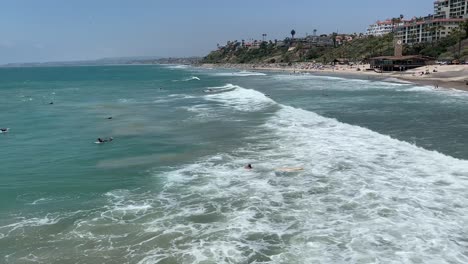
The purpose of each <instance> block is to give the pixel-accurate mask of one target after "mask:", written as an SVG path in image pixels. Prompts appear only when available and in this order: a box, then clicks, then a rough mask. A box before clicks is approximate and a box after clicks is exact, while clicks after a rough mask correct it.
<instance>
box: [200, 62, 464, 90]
mask: <svg viewBox="0 0 468 264" xmlns="http://www.w3.org/2000/svg"><path fill="white" fill-rule="evenodd" d="M202 67H205V68H226V69H239V70H249V71H275V72H288V73H298V74H299V73H316V74H326V75H345V76H356V77H359V78H378V79H381V78H382V79H387V78H397V79H400V80H404V81H410V82H413V83H418V84H421V85H428V86H433V87H435V88H446V89H458V90H464V91H468V65H430V66H423V67H419V68H415V69H412V70H408V71H405V72H383V73H379V72H376V71H374V70H373V69H370V65H369V64H361V65H352V66H350V65H336V66H331V65H321V64H315V63H294V64H292V65H287V64H278V63H273V64H203V65H202Z"/></svg>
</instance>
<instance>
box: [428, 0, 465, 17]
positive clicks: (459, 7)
mask: <svg viewBox="0 0 468 264" xmlns="http://www.w3.org/2000/svg"><path fill="white" fill-rule="evenodd" d="M467 14H468V0H438V1H435V2H434V18H468V15H467Z"/></svg>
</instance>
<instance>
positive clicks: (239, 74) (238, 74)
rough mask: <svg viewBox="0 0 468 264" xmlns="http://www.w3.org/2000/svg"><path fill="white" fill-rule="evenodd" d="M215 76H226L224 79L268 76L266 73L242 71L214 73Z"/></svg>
mask: <svg viewBox="0 0 468 264" xmlns="http://www.w3.org/2000/svg"><path fill="white" fill-rule="evenodd" d="M214 75H215V76H224V77H229V76H231V77H249V76H266V75H267V74H266V73H262V72H250V71H240V72H217V73H214Z"/></svg>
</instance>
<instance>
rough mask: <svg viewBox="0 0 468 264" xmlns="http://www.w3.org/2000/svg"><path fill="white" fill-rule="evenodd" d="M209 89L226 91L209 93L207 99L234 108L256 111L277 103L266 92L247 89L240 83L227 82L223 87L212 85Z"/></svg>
mask: <svg viewBox="0 0 468 264" xmlns="http://www.w3.org/2000/svg"><path fill="white" fill-rule="evenodd" d="M209 89H213V90H217V89H219V90H221V91H223V90H224V91H226V92H222V93H216V94H208V95H206V96H205V98H206V99H207V100H211V101H216V102H221V103H223V104H224V105H226V106H227V107H231V108H234V109H236V110H238V111H245V112H255V111H259V110H261V109H264V108H266V107H269V106H272V105H275V104H276V103H275V102H274V101H273V100H271V99H270V98H268V97H267V96H265V95H264V94H262V93H260V92H258V91H256V90H252V89H245V88H243V87H240V86H238V85H233V84H226V85H224V86H221V87H211V88H209Z"/></svg>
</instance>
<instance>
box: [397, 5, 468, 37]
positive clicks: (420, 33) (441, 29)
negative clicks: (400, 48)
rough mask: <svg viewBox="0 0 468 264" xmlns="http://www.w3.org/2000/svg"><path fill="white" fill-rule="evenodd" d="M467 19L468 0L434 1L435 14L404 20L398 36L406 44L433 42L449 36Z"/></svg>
mask: <svg viewBox="0 0 468 264" xmlns="http://www.w3.org/2000/svg"><path fill="white" fill-rule="evenodd" d="M466 19H468V0H439V1H435V2H434V15H428V16H426V17H419V18H413V19H411V20H408V21H404V22H403V25H399V26H398V28H397V29H396V36H397V38H399V39H401V40H402V41H403V43H405V44H415V43H431V42H433V41H437V40H439V39H441V38H444V37H446V36H448V35H449V34H450V32H451V31H452V30H453V29H455V28H458V27H459V26H460V24H461V23H462V22H464V21H465V20H466Z"/></svg>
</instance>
